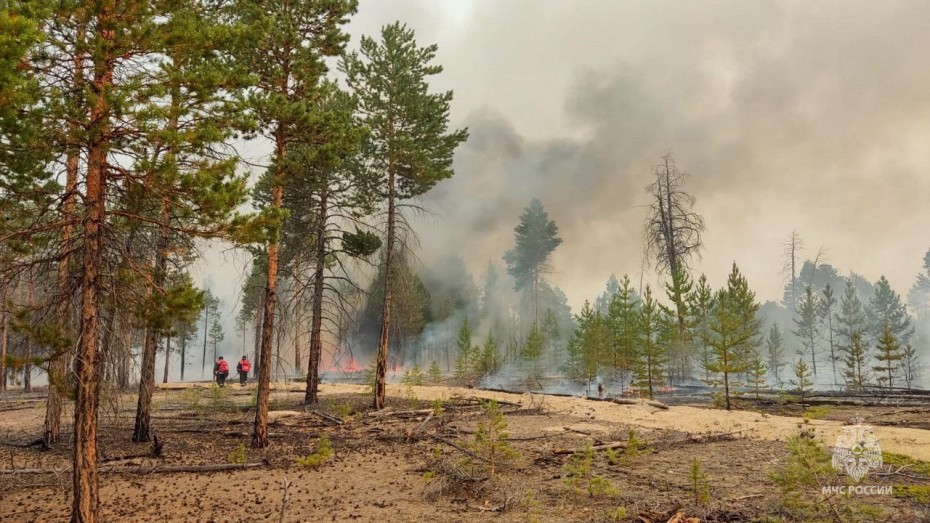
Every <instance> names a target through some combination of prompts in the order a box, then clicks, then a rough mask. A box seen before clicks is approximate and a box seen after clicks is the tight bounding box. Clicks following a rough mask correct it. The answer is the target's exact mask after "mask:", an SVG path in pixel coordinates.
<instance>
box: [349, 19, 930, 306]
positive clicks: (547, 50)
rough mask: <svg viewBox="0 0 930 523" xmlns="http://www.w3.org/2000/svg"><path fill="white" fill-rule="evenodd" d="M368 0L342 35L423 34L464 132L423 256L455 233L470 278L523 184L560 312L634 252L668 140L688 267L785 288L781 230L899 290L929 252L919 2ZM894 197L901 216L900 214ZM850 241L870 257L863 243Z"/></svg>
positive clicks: (514, 207) (507, 236)
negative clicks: (684, 182) (692, 243)
mask: <svg viewBox="0 0 930 523" xmlns="http://www.w3.org/2000/svg"><path fill="white" fill-rule="evenodd" d="M443 5H446V4H435V3H429V2H421V3H416V2H414V3H411V2H403V3H397V4H395V3H392V2H377V3H374V2H370V3H363V4H362V5H361V7H360V12H359V16H358V19H357V21H356V22H355V23H354V25H353V31H355V32H363V33H368V34H371V33H373V32H375V31H376V30H377V27H379V26H380V25H381V24H382V23H385V22H387V21H389V20H392V19H393V18H401V19H404V20H408V21H409V22H410V24H411V26H412V27H413V28H414V29H415V30H417V34H418V38H419V40H420V41H421V42H423V43H427V42H437V43H438V44H439V48H440V50H439V55H438V57H437V60H438V61H439V62H440V63H442V64H443V65H444V66H445V69H446V70H445V72H444V73H443V74H442V75H439V76H438V77H436V81H435V85H436V86H437V88H440V89H446V88H451V89H454V90H455V96H456V97H455V101H454V103H453V119H454V123H456V124H458V125H460V126H461V125H467V126H469V127H470V129H471V132H472V138H471V140H470V141H469V142H468V143H467V144H466V145H465V146H464V147H463V148H462V151H461V152H460V154H459V155H458V157H457V160H456V167H457V174H456V177H455V178H454V179H453V180H450V181H448V182H443V183H442V184H440V185H439V186H438V187H437V189H436V190H435V191H433V192H431V193H430V194H429V195H428V196H427V198H426V203H427V204H428V206H429V207H430V208H431V209H433V210H435V211H436V212H437V215H436V216H435V217H434V218H432V219H430V220H429V221H428V222H427V223H424V224H423V225H422V226H421V227H420V229H421V235H422V236H423V238H424V242H423V244H424V248H425V251H426V252H425V254H424V259H425V260H426V261H427V262H428V261H429V258H430V257H431V256H432V257H437V256H441V255H445V254H446V253H448V252H449V251H450V250H461V249H462V247H461V246H468V247H467V252H466V253H463V255H465V256H466V261H467V262H468V264H469V267H470V268H471V269H472V270H473V272H476V273H477V272H479V271H480V270H482V268H483V266H484V265H485V264H486V263H487V260H488V259H499V256H500V253H502V252H503V251H505V250H506V249H507V248H509V247H510V242H511V241H512V228H513V225H514V223H515V219H516V217H517V216H518V215H519V213H520V210H521V209H522V208H523V207H524V206H525V205H526V204H527V203H528V202H529V200H530V198H532V197H534V196H535V197H538V198H540V199H541V200H542V202H543V203H544V204H545V205H546V208H547V210H548V211H549V212H550V215H551V216H552V217H553V218H554V219H555V220H556V221H557V223H558V224H559V226H560V228H561V230H562V233H563V237H564V238H565V243H564V244H563V246H562V247H561V248H560V249H559V250H558V251H557V252H556V254H555V257H554V264H553V265H554V266H555V268H556V269H557V271H558V273H557V274H556V275H554V278H553V279H554V281H555V282H556V283H557V284H558V285H559V286H560V287H562V288H563V289H565V290H566V292H567V293H568V295H569V299H570V302H571V304H572V306H573V307H576V308H577V307H578V306H579V305H580V304H581V302H582V301H583V299H584V298H585V297H588V296H592V295H594V293H595V292H597V290H598V289H599V287H600V286H601V284H602V282H603V280H604V279H605V278H606V276H607V275H609V274H610V273H611V272H616V273H618V274H622V273H624V272H629V273H630V274H631V276H633V275H635V274H636V273H638V271H639V270H640V266H641V263H642V239H641V227H642V222H643V219H644V210H643V209H641V208H640V207H637V206H638V205H642V204H644V203H645V198H646V194H645V192H644V191H643V188H644V186H645V185H646V184H648V183H649V181H650V174H651V171H652V167H653V165H654V164H655V163H656V161H657V159H658V157H659V156H660V155H661V154H663V153H665V152H667V151H673V152H674V153H676V155H677V157H678V163H679V167H680V168H682V169H684V170H687V171H689V172H690V173H692V175H693V177H692V179H691V180H690V184H689V188H690V190H691V191H692V192H693V193H694V195H695V196H696V197H697V198H698V203H697V208H696V210H697V211H698V212H700V213H702V214H703V215H704V216H705V218H706V221H707V227H708V230H707V235H706V237H705V240H706V247H707V248H706V250H705V256H704V260H703V262H699V263H697V264H696V268H697V269H698V270H701V271H706V272H707V273H708V276H709V277H710V278H711V282H712V283H713V284H715V285H718V284H720V283H722V281H723V278H724V277H725V274H726V272H727V271H728V270H729V266H730V263H731V262H732V261H733V260H736V261H737V262H738V263H739V264H740V267H741V269H742V270H743V271H744V272H745V273H746V274H747V277H748V278H749V281H750V283H751V284H752V285H753V287H754V288H756V289H758V291H759V294H760V296H761V297H762V298H764V299H778V298H780V296H781V285H782V281H781V278H780V275H779V269H780V267H781V260H780V255H781V243H782V241H783V239H784V238H785V237H786V236H787V234H788V233H790V231H791V230H793V229H797V230H798V231H799V233H800V234H801V235H802V237H803V238H804V239H805V242H806V244H807V245H809V246H810V247H811V248H812V249H813V250H816V249H817V247H819V246H820V245H823V246H825V247H827V248H828V250H829V257H830V261H831V262H832V263H834V264H836V265H839V266H848V267H854V268H855V270H856V271H858V272H861V273H863V274H864V275H865V276H866V277H868V278H869V279H870V280H877V279H878V277H879V275H881V274H883V273H884V274H886V275H887V276H888V277H889V279H890V280H891V282H892V284H893V285H894V286H895V287H896V288H898V289H899V290H900V291H905V290H906V288H907V287H908V286H909V285H910V283H911V282H912V281H913V278H914V276H915V275H916V274H917V272H918V271H919V269H920V262H921V257H922V255H923V253H924V251H925V250H926V248H927V245H925V244H924V243H925V242H920V241H917V240H920V239H921V238H917V237H915V236H914V233H913V231H919V230H926V229H927V228H928V227H930V214H927V213H916V212H907V210H908V209H913V210H917V209H919V208H920V205H921V203H922V202H924V201H927V199H928V197H930V179H928V178H927V177H926V176H925V171H926V170H927V168H928V167H930V165H928V163H930V160H928V159H927V158H926V156H925V155H922V154H921V150H922V147H923V145H922V144H924V143H926V139H927V138H928V137H930V118H928V116H930V114H928V113H930V103H927V102H928V101H930V100H928V96H930V95H928V94H927V93H930V73H928V72H927V69H926V67H925V66H924V65H925V64H924V62H925V56H924V55H925V53H924V52H923V49H926V48H928V46H930V34H928V33H927V32H926V31H925V28H924V27H923V24H922V20H925V19H927V17H928V16H930V12H928V11H930V6H927V5H926V4H923V3H916V2H897V3H895V2H892V3H882V4H875V3H871V2H834V3H826V4H815V5H812V4H804V3H791V4H789V3H782V4H771V5H764V6H763V5H758V4H754V5H752V7H751V8H750V6H749V5H747V4H743V3H738V2H732V3H731V2H719V3H711V4H706V3H702V4H691V5H688V4H685V5H683V4H681V3H664V2H652V3H648V4H614V3H600V4H594V5H587V6H585V7H584V8H581V7H579V6H576V5H572V4H565V3H560V2H544V3H540V2H507V3H504V4H497V3H493V4H492V3H482V2H476V3H473V4H466V7H461V6H460V7H458V8H456V9H455V10H454V11H448V10H446V9H444V8H443V7H442V6H443ZM902 210H904V212H902ZM863 249H868V251H869V252H872V253H875V255H874V256H868V257H862V256H861V253H862V252H863Z"/></svg>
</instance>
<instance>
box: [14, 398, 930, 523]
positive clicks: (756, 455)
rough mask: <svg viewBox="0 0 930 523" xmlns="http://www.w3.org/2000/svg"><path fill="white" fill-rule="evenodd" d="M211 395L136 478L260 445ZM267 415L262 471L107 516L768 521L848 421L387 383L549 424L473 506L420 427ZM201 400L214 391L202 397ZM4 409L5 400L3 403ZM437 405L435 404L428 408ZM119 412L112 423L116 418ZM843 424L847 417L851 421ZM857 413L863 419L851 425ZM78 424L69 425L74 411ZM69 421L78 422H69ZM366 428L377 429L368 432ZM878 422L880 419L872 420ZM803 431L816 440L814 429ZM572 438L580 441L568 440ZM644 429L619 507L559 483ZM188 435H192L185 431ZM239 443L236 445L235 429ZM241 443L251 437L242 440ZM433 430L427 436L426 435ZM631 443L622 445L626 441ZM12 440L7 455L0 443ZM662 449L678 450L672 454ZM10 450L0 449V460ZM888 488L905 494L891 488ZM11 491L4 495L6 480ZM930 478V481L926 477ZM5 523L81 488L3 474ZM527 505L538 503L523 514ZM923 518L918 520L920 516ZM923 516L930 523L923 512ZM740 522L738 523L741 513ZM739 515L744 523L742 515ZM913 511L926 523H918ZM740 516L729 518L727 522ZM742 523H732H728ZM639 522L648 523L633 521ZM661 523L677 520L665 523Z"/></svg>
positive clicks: (520, 434) (898, 445)
mask: <svg viewBox="0 0 930 523" xmlns="http://www.w3.org/2000/svg"><path fill="white" fill-rule="evenodd" d="M207 387H209V385H208V384H169V385H167V386H165V387H163V388H161V389H160V390H159V391H158V392H157V393H156V395H155V399H154V401H155V406H156V412H157V415H156V420H155V430H156V432H159V431H161V434H162V437H163V438H164V440H165V441H166V444H165V449H166V451H165V456H163V457H162V458H161V459H159V460H155V459H150V458H146V459H139V460H132V461H130V462H124V464H125V465H126V466H143V467H151V466H160V465H189V464H207V463H225V462H226V461H227V455H228V454H229V453H230V452H231V451H233V450H235V449H236V448H237V447H238V446H239V445H241V444H243V443H244V444H245V445H246V447H247V446H248V433H249V432H250V429H251V420H252V417H253V414H252V413H250V412H243V411H241V409H238V410H236V409H234V410H232V411H228V412H225V413H215V414H212V413H207V417H206V418H202V417H193V416H189V414H191V413H190V412H187V411H184V410H183V409H181V410H178V409H179V407H181V406H182V405H183V404H184V401H186V400H185V399H184V397H185V395H186V394H187V392H186V391H185V390H179V389H187V388H204V389H205V388H207ZM254 388H255V386H254V384H251V385H249V386H247V389H246V390H242V389H240V388H239V386H238V385H232V386H230V387H229V390H230V391H231V393H232V394H233V396H232V400H233V401H234V403H236V404H238V405H244V404H246V403H247V402H248V401H250V399H251V398H252V395H253V393H254ZM273 389H274V391H275V392H274V394H273V396H272V401H273V402H274V403H275V409H274V410H272V412H271V415H270V418H271V419H272V420H279V422H278V423H273V424H272V427H271V437H272V445H271V447H269V448H268V449H260V450H256V449H248V450H247V459H248V461H249V462H259V461H262V460H267V461H268V462H269V465H268V466H266V467H263V468H260V469H250V470H241V471H233V472H221V473H215V472H214V473H199V474H179V473H168V474H102V475H101V477H100V483H101V514H102V517H103V518H104V520H105V521H120V522H121V521H133V522H135V521H139V522H150V521H202V522H216V523H219V522H230V523H232V522H239V521H246V522H250V521H278V519H279V513H280V509H281V506H282V502H283V492H284V489H283V484H284V481H285V479H287V481H289V482H290V486H289V488H288V495H289V498H288V499H289V501H288V503H287V505H286V517H285V518H284V521H293V522H298V521H314V522H316V521H341V522H343V521H344V522H350V521H383V522H394V521H398V522H406V521H410V522H414V521H443V522H445V521H450V522H459V521H460V522H463V523H464V522H475V521H480V522H494V523H510V522H514V523H516V522H525V521H544V522H578V523H580V522H589V521H595V522H600V521H634V519H633V518H634V514H637V513H638V511H648V510H659V511H668V510H677V509H676V508H675V507H680V506H684V510H686V511H688V512H689V513H690V514H698V515H700V514H705V515H708V514H714V515H715V516H709V518H710V519H706V521H746V519H740V517H741V516H740V514H760V513H769V511H770V510H772V507H774V506H775V505H774V503H777V487H776V486H775V485H774V484H773V483H772V481H771V479H770V478H769V474H770V472H771V471H772V470H773V469H774V468H776V467H778V466H780V463H781V462H782V460H783V458H784V455H785V447H784V444H783V443H778V442H780V441H784V440H785V439H786V438H787V437H788V436H790V435H793V434H796V433H797V432H798V430H799V428H802V427H803V428H807V429H813V431H814V432H815V433H816V435H817V436H818V437H819V438H820V439H822V440H823V442H824V443H825V444H826V445H828V446H829V445H832V444H833V443H834V440H835V438H836V436H837V435H838V434H840V433H841V432H842V427H843V424H844V422H843V421H826V420H812V421H809V422H808V423H805V422H804V420H802V419H800V418H796V417H787V416H774V415H768V414H761V413H756V412H748V411H732V412H727V411H723V410H716V409H707V408H698V407H686V406H674V407H670V408H669V409H668V410H662V409H657V408H654V407H651V406H648V405H645V404H639V405H617V404H613V403H608V402H598V401H588V400H585V399H583V398H571V397H556V396H543V395H536V394H508V393H500V392H492V391H482V390H477V389H468V388H455V387H439V386H426V387H412V388H410V389H408V388H407V387H402V386H400V385H392V386H389V389H388V393H389V398H388V406H389V408H390V409H392V410H404V409H408V408H410V407H409V401H410V398H409V396H410V394H411V393H412V394H413V395H415V396H416V397H417V398H418V399H420V400H424V401H425V402H430V401H432V400H434V399H436V398H440V399H443V400H452V399H453V398H456V397H460V398H462V397H463V398H469V397H479V398H494V399H498V400H502V401H506V402H511V403H519V404H520V405H521V406H522V407H523V408H524V409H529V410H530V411H533V410H534V409H533V407H538V408H539V409H538V412H539V413H537V414H524V415H513V416H508V423H509V427H510V428H509V431H510V433H511V435H512V436H514V437H516V438H517V440H516V441H515V445H516V446H517V448H518V450H519V451H520V452H521V454H522V458H521V460H520V464H519V465H518V468H517V469H512V470H510V471H509V472H506V473H505V474H504V475H503V476H501V477H502V478H503V482H502V483H498V484H495V485H493V487H492V488H493V490H489V491H486V492H483V493H482V492H478V493H471V494H462V493H460V492H458V493H457V492H449V493H444V494H442V495H440V496H439V497H438V498H437V497H432V498H430V497H429V496H427V495H426V493H427V492H428V491H429V490H430V489H431V488H432V487H431V483H430V481H429V480H428V479H427V478H426V477H425V475H424V472H425V471H426V470H427V469H426V468H425V467H427V466H428V465H427V463H428V462H429V459H430V456H431V455H433V454H434V453H435V452H436V451H437V448H442V449H444V451H445V452H446V453H447V455H449V456H450V457H452V458H453V459H460V458H461V454H459V453H458V452H456V451H455V450H452V449H450V448H449V447H448V446H443V445H439V444H438V443H437V442H435V441H431V440H430V439H429V438H424V439H422V440H420V441H419V442H412V443H411V442H409V441H406V438H405V436H404V435H405V434H407V433H409V431H410V430H413V429H416V428H417V427H418V426H419V425H420V423H421V422H420V420H419V419H410V420H399V419H390V420H385V421H384V422H377V421H371V419H369V418H366V417H365V416H362V417H361V418H359V419H358V420H356V421H353V422H351V423H346V424H344V425H340V426H333V425H328V424H326V423H325V422H323V421H322V420H320V419H319V418H316V417H314V416H312V415H310V414H307V413H304V412H303V408H302V407H301V406H300V405H299V403H300V400H302V398H303V390H302V384H299V383H290V384H284V383H279V384H275V385H274V387H273ZM320 392H321V406H324V407H325V406H326V405H336V404H338V403H341V402H355V408H356V409H360V410H362V411H363V410H365V407H366V406H367V404H368V402H369V401H370V398H369V397H368V396H364V395H362V394H363V393H364V392H365V387H364V386H361V385H351V384H323V385H322V386H321V390H320ZM204 394H207V393H206V392H205V391H204ZM3 399H7V397H4V398H3ZM121 401H122V404H121V405H113V406H112V407H111V406H110V405H109V404H105V405H104V411H103V412H102V413H101V435H100V439H101V443H100V445H101V449H102V451H101V452H102V455H103V456H119V455H121V454H131V453H135V452H138V451H140V450H144V446H140V445H139V444H132V443H130V442H129V441H128V435H129V433H130V432H131V428H132V411H133V409H134V406H135V401H134V397H132V396H131V395H126V396H125V397H124V398H122V400H121ZM31 405H32V406H30V407H29V408H24V409H22V410H15V411H5V412H0V439H2V440H3V442H15V441H19V442H23V441H30V440H31V439H32V438H34V437H35V435H36V434H38V433H39V432H40V430H41V426H42V420H43V414H44V408H43V407H44V405H43V404H42V402H41V401H36V398H35V397H33V403H31ZM424 406H429V403H426V404H425V405H424ZM108 408H109V410H107V409H108ZM843 414H844V415H845V412H844V413H843ZM853 414H855V413H854V412H852V413H850V415H853ZM66 415H70V413H67V414H66ZM66 419H67V418H66ZM366 419H367V421H366ZM476 421H477V420H476V418H475V417H474V416H471V417H469V416H458V415H455V416H452V417H451V418H450V419H449V420H447V421H444V422H442V423H443V425H440V426H432V427H431V429H429V431H430V432H431V433H433V434H439V435H443V437H446V438H458V439H457V441H459V442H460V443H461V442H466V441H468V439H469V438H471V437H472V436H470V434H474V430H475V423H476ZM864 421H865V422H866V423H868V421H869V420H868V419H866V420H864ZM805 425H806V427H805ZM566 427H568V428H570V429H573V430H574V431H575V432H573V431H572V430H569V431H567V430H566ZM630 427H636V428H637V430H638V431H639V433H640V434H641V435H642V436H643V437H644V438H645V439H646V440H648V441H650V442H653V443H655V444H656V447H661V448H657V450H656V451H655V452H654V453H651V454H649V455H648V456H644V457H642V458H641V459H638V460H634V461H631V462H629V463H625V464H622V465H619V466H616V467H610V466H607V465H606V464H605V463H604V462H603V461H601V462H599V464H598V465H597V467H598V471H599V473H600V474H603V475H604V477H607V478H609V479H610V481H612V482H613V483H614V484H615V485H617V486H618V487H619V489H620V492H621V494H620V497H619V498H617V499H612V500H605V499H589V498H587V496H584V497H580V498H578V497H570V496H566V495H565V489H564V486H563V485H562V482H563V480H562V477H563V476H564V473H565V472H564V468H563V467H564V465H565V463H566V461H567V459H568V458H567V457H565V456H562V457H559V456H557V455H556V456H554V455H553V451H556V450H558V449H565V448H578V447H582V446H584V445H585V443H587V442H589V441H591V440H592V439H593V440H594V441H612V440H616V439H617V438H620V439H623V438H625V437H626V431H627V430H628V429H629V428H630ZM189 429H192V430H194V432H188V430H189ZM230 431H232V432H236V433H235V434H230V433H229V432H230ZM238 431H241V433H239V432H238ZM423 432H427V431H423ZM685 432H686V433H690V434H696V433H701V432H707V433H715V434H720V433H730V432H734V433H738V435H739V436H740V438H739V439H734V440H729V441H719V442H712V443H702V444H687V443H686V444H684V445H679V444H677V443H676V440H680V439H681V436H682V433H685ZM874 432H875V434H876V435H877V436H878V438H879V441H880V444H881V446H882V449H883V450H884V451H888V452H894V453H899V454H905V455H908V456H911V457H914V458H917V459H922V460H930V431H927V430H921V429H907V428H898V427H886V426H875V427H874ZM324 433H325V434H328V435H329V437H331V438H332V440H333V445H334V448H335V451H336V457H335V459H334V461H333V462H332V463H330V464H327V465H326V466H324V467H322V468H320V469H317V470H306V469H302V468H300V467H297V466H295V465H294V463H295V461H294V460H295V458H296V457H300V456H304V455H306V454H307V453H308V452H310V451H311V450H312V449H313V448H314V447H313V446H314V445H315V442H316V441H318V439H319V438H320V436H321V435H322V434H324ZM618 435H619V436H618ZM0 443H2V442H0ZM663 443H665V445H663ZM8 448H9V455H8V456H7V455H5V453H6V451H5V450H3V452H4V454H2V455H0V462H4V463H3V464H2V465H0V467H2V468H42V469H59V470H62V469H67V467H68V459H69V457H70V450H69V449H68V448H67V447H62V448H59V449H55V450H53V451H51V452H40V451H38V450H37V449H16V448H15V447H12V446H11V447H8ZM0 449H2V447H0ZM693 459H700V460H701V461H702V463H704V466H705V467H706V472H707V474H708V476H709V477H710V478H711V481H712V484H713V488H712V496H713V499H714V501H713V502H712V503H711V504H710V505H708V506H700V507H699V506H695V505H693V504H692V505H689V486H688V485H689V483H688V479H687V477H688V472H687V471H688V467H689V465H690V463H691V461H692V460H693ZM881 480H882V481H886V482H897V483H901V482H902V481H904V482H907V481H910V480H905V479H902V478H892V477H888V478H883V479H881ZM3 481H5V482H6V483H2V482H3ZM922 481H930V480H922ZM0 483H2V485H0V521H2V522H6V521H15V522H34V521H66V520H67V518H68V513H69V508H70V501H69V497H70V494H69V483H70V476H69V474H68V473H67V472H64V473H62V474H60V475H58V476H50V475H44V476H28V477H27V476H19V477H9V476H8V477H6V478H5V479H4V478H3V477H0ZM527 493H533V495H534V496H535V499H534V500H530V501H526V500H525V499H524V497H525V496H526V494H527ZM508 498H509V499H512V501H513V502H514V503H516V505H514V506H513V508H511V509H508V510H507V511H505V512H503V513H496V512H485V511H484V510H482V508H486V507H487V506H493V505H495V504H499V503H500V502H501V500H502V499H508ZM881 502H882V504H883V506H885V507H886V508H888V509H889V510H899V511H900V512H897V513H895V514H904V515H905V516H899V517H897V519H894V520H895V521H907V522H911V521H920V522H926V521H930V508H928V509H921V508H915V507H911V506H906V505H903V504H901V502H900V501H899V500H895V499H892V498H890V497H889V498H888V499H884V500H881ZM618 506H622V507H626V508H627V509H628V510H629V511H630V517H629V518H626V519H612V518H611V517H610V516H609V514H610V513H611V512H610V511H611V510H613V509H615V508H616V507H618ZM915 510H916V511H918V512H915ZM921 510H926V511H928V512H920V511H921ZM727 514H730V516H728V515H727ZM733 514H736V515H735V516H732V515H733ZM915 514H917V515H916V516H915ZM731 516H732V517H735V518H736V519H732V518H730V517H731ZM727 518H730V519H727ZM636 521H639V520H636ZM663 521H664V520H663Z"/></svg>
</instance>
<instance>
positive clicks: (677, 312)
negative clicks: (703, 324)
mask: <svg viewBox="0 0 930 523" xmlns="http://www.w3.org/2000/svg"><path fill="white" fill-rule="evenodd" d="M693 289H694V284H693V282H692V281H691V276H690V275H689V274H688V273H687V272H686V271H685V269H684V267H682V266H680V265H679V266H678V267H677V268H676V269H675V270H674V271H673V272H672V273H671V281H669V282H667V283H666V284H665V292H666V296H668V299H669V301H671V302H672V304H673V307H671V308H666V307H664V306H663V307H662V308H663V310H664V311H665V313H666V315H667V316H668V321H669V322H670V324H671V327H672V328H670V329H668V330H667V332H666V335H665V336H664V339H665V342H666V344H667V347H668V358H669V373H668V374H669V375H668V378H669V383H670V384H671V383H672V381H673V378H674V377H675V376H676V375H677V377H678V379H680V380H685V379H687V378H688V377H689V376H690V374H691V365H692V361H693V352H694V348H695V347H694V343H693V339H692V332H693V324H694V318H693V316H692V314H691V312H692V311H691V309H690V307H689V305H690V304H689V303H688V299H689V296H690V295H691V294H692V293H693Z"/></svg>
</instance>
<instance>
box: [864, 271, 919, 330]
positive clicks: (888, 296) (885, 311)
mask: <svg viewBox="0 0 930 523" xmlns="http://www.w3.org/2000/svg"><path fill="white" fill-rule="evenodd" d="M866 315H867V316H868V319H869V333H870V334H871V335H872V339H874V340H875V341H878V340H880V339H881V338H882V337H884V335H885V332H884V331H885V328H886V327H887V328H888V329H889V330H890V331H891V335H892V336H893V337H894V338H895V339H896V340H897V341H898V343H900V344H903V345H906V344H907V343H908V342H910V339H911V336H912V335H913V334H914V326H913V325H912V324H911V317H910V315H909V314H908V313H907V308H906V307H905V306H904V304H903V303H901V297H900V296H899V295H898V293H896V292H895V291H894V290H892V289H891V284H890V283H888V280H886V279H885V276H884V275H883V276H882V277H881V278H880V279H879V280H878V283H876V284H875V293H874V295H873V296H872V298H871V299H870V300H869V307H868V309H867V310H866Z"/></svg>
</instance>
